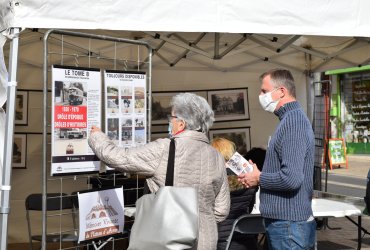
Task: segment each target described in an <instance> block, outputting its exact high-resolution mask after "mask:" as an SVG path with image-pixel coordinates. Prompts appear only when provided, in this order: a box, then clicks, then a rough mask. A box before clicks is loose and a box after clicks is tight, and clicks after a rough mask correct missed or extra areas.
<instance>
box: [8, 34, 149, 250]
mask: <svg viewBox="0 0 370 250" xmlns="http://www.w3.org/2000/svg"><path fill="white" fill-rule="evenodd" d="M51 34H59V35H68V36H74V37H80V38H91V39H95V40H105V41H111V42H119V43H127V44H132V45H141V46H145V47H146V48H147V49H148V55H149V56H148V75H147V86H148V97H147V100H148V112H147V114H148V118H150V117H151V93H152V89H151V75H152V48H151V46H150V45H149V44H148V43H147V42H145V41H137V40H130V39H126V38H118V37H111V36H104V35H96V34H88V33H82V32H74V31H65V30H56V29H52V30H49V31H47V32H46V33H45V35H44V38H43V43H44V51H43V53H44V55H43V56H44V61H43V79H44V87H43V93H44V95H43V103H44V105H43V114H44V117H43V152H42V155H43V160H42V194H43V196H42V208H43V209H42V210H43V212H42V241H41V249H42V250H45V249H46V233H47V228H46V225H47V223H46V218H47V216H46V194H47V145H48V144H47V128H48V126H49V124H48V118H47V108H48V107H47V104H48V68H49V57H48V54H49V51H48V41H49V38H50V35H51ZM13 113H14V112H13ZM147 124H148V135H150V133H151V131H150V127H151V119H148V123H147ZM149 140H150V136H148V141H149Z"/></svg>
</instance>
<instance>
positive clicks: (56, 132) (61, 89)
mask: <svg viewBox="0 0 370 250" xmlns="http://www.w3.org/2000/svg"><path fill="white" fill-rule="evenodd" d="M101 99H102V98H101V74H100V69H91V68H77V67H67V66H53V68H52V139H51V143H52V153H51V162H52V163H51V175H67V174H76V173H86V172H96V171H99V169H100V161H99V159H98V158H97V157H96V155H95V154H94V153H93V151H92V150H91V148H90V147H89V145H88V142H87V140H88V138H89V133H90V128H91V126H93V125H95V126H98V127H101Z"/></svg>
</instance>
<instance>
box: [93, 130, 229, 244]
mask: <svg viewBox="0 0 370 250" xmlns="http://www.w3.org/2000/svg"><path fill="white" fill-rule="evenodd" d="M174 138H175V143H176V153H175V174H174V186H179V187H182V186H188V187H194V188H196V189H197V190H198V197H199V212H200V216H199V237H198V248H197V249H198V250H214V249H216V245H217V226H216V222H220V221H222V220H224V219H225V218H226V216H227V215H228V213H229V206H230V193H229V186H228V182H227V176H226V171H225V165H224V160H223V158H222V156H221V155H220V154H219V153H218V152H217V151H216V150H215V149H214V148H213V147H212V146H210V145H209V140H208V138H207V136H206V135H205V134H203V133H201V132H196V131H189V130H186V131H184V132H182V133H180V134H178V135H176V136H174ZM169 144H170V140H169V139H158V140H156V141H154V142H150V143H148V144H146V145H143V146H140V147H135V148H130V149H129V150H128V151H125V149H124V148H121V147H117V146H115V144H114V143H113V142H112V141H110V140H109V139H108V137H107V136H106V135H105V134H104V133H102V132H95V133H92V134H91V135H90V138H89V145H90V147H91V148H92V149H93V151H94V152H95V153H96V155H97V156H98V157H99V159H100V160H102V161H103V162H105V163H106V164H107V165H108V166H109V167H114V168H117V169H119V170H121V171H125V172H129V173H135V174H139V175H144V176H147V177H148V179H147V183H148V186H149V189H150V190H151V191H152V192H155V191H157V190H158V188H159V187H161V186H164V182H165V176H166V170H167V161H168V153H169ZM174 223H176V222H175V221H174Z"/></svg>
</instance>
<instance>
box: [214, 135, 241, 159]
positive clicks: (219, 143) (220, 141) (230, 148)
mask: <svg viewBox="0 0 370 250" xmlns="http://www.w3.org/2000/svg"><path fill="white" fill-rule="evenodd" d="M211 145H212V147H214V148H215V149H216V150H217V151H218V152H220V153H221V155H222V156H223V157H224V159H225V161H228V160H229V159H230V158H231V156H233V154H234V153H235V151H236V146H235V143H233V142H232V141H230V140H228V139H225V138H221V137H216V138H215V139H213V140H212V141H211Z"/></svg>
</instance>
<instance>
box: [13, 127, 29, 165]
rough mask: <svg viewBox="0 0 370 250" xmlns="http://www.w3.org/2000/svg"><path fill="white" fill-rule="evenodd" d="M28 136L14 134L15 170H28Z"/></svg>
mask: <svg viewBox="0 0 370 250" xmlns="http://www.w3.org/2000/svg"><path fill="white" fill-rule="evenodd" d="M26 154H27V135H26V134H14V141H13V165H12V167H13V168H26V156H27V155H26Z"/></svg>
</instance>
